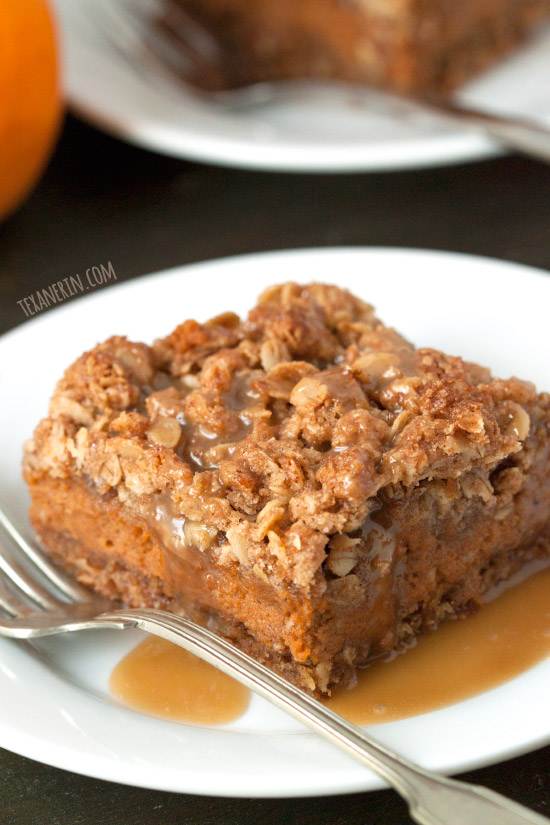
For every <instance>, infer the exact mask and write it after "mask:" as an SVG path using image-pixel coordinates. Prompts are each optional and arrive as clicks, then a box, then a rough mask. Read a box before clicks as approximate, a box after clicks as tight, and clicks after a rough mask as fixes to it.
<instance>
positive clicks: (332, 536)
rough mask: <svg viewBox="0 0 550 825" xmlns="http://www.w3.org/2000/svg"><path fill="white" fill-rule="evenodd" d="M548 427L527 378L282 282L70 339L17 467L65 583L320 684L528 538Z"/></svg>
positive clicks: (514, 553)
mask: <svg viewBox="0 0 550 825" xmlns="http://www.w3.org/2000/svg"><path fill="white" fill-rule="evenodd" d="M549 430H550V399H549V396H548V395H545V394H543V395H539V394H537V392H536V391H535V389H534V387H533V386H532V385H530V384H528V383H525V382H522V381H520V380H518V379H515V378H512V379H510V380H507V381H503V380H499V379H493V378H492V377H491V376H490V374H489V372H488V371H487V370H485V369H483V368H482V367H479V366H476V365H473V364H469V363H465V362H463V361H462V360H461V359H460V358H456V357H451V356H447V355H444V354H443V353H441V352H438V351H435V350H431V349H420V350H417V349H415V348H414V347H413V346H412V345H411V344H409V343H408V342H407V341H406V340H405V339H403V338H402V337H401V336H400V335H399V334H398V333H397V332H396V331H395V330H393V329H390V328H388V327H386V326H384V325H383V324H382V323H381V322H380V321H379V320H378V319H377V318H376V316H375V314H374V311H373V309H372V307H370V306H369V305H368V304H365V303H363V302H362V301H361V300H359V299H358V298H355V297H354V296H352V295H351V294H350V293H348V292H346V291H344V290H341V289H339V288H337V287H333V286H326V285H322V284H310V285H308V286H300V285H297V284H292V283H289V284H283V285H282V286H277V287H273V288H272V289H270V290H268V291H267V292H265V293H264V294H263V295H262V296H261V298H260V300H259V303H258V305H257V306H256V307H255V308H254V309H253V310H252V311H251V312H250V313H249V315H248V318H247V319H246V320H243V321H241V320H240V319H239V318H238V317H237V316H236V315H234V314H233V313H226V314H225V315H222V316H219V317H217V318H214V319H212V320H211V321H209V322H207V323H206V324H202V325H201V324H198V323H197V322H195V321H186V322H185V323H183V324H181V325H180V326H179V327H177V328H176V330H174V332H173V333H172V334H171V335H169V336H168V337H167V338H164V339H162V340H159V341H157V342H155V344H154V345H153V346H152V347H149V346H147V345H145V344H135V343H130V342H128V341H126V340H125V339H124V338H120V337H113V338H110V339H109V340H108V341H106V342H105V343H103V344H100V345H98V346H97V347H95V348H94V349H93V350H91V351H90V352H88V353H85V354H84V355H83V356H82V357H81V358H80V359H78V361H77V362H76V363H75V364H73V365H72V366H71V367H69V369H68V370H67V371H66V373H65V376H64V377H63V378H62V379H61V381H60V382H59V384H58V386H57V388H56V391H55V393H54V396H53V398H52V401H51V405H50V414H49V416H48V417H47V418H46V419H44V420H43V421H41V422H40V424H39V425H38V427H37V429H36V431H35V433H34V436H33V438H32V439H31V440H30V441H29V442H28V443H27V444H26V447H25V458H24V472H25V478H26V480H27V482H28V484H29V487H30V491H31V495H32V498H33V503H32V508H31V518H32V521H33V524H34V526H35V528H36V530H37V533H38V535H39V536H40V538H41V540H42V541H43V543H44V544H45V546H46V547H47V548H48V550H49V551H50V552H51V553H52V555H53V556H54V557H55V558H57V559H58V560H59V561H60V562H61V563H62V564H64V565H65V566H67V567H69V568H70V569H72V570H73V571H74V572H75V574H76V575H78V576H79V578H81V579H82V580H83V581H86V582H87V583H88V584H90V585H91V586H93V587H96V588H97V589H99V590H100V591H101V592H103V593H106V594H107V595H110V596H113V597H116V596H120V597H122V598H123V599H125V600H126V601H127V602H129V603H131V604H136V605H137V604H140V603H145V604H164V605H166V606H169V607H172V608H173V609H180V608H184V609H186V610H187V611H191V612H193V614H194V615H196V616H197V618H199V619H200V620H201V621H210V622H211V623H213V624H214V625H215V626H216V627H218V628H219V629H220V630H221V631H222V632H224V633H226V635H229V636H231V637H232V638H234V639H235V640H237V642H238V643H239V644H242V645H243V646H245V647H247V649H250V650H253V651H254V652H255V654H256V655H259V656H260V657H261V658H263V659H264V660H265V661H267V662H268V663H269V664H271V665H272V666H275V667H279V669H281V670H283V672H286V673H287V675H288V676H289V678H292V679H294V680H295V681H296V682H298V683H299V684H301V685H302V686H304V687H306V688H307V689H309V690H317V691H326V690H327V689H329V688H330V685H331V684H334V683H335V682H338V681H342V680H344V681H349V680H351V679H352V678H353V673H354V669H355V667H356V666H357V665H358V664H360V663H363V662H364V661H365V660H367V659H368V658H369V656H373V655H378V654H381V653H384V652H387V651H390V650H392V649H394V648H396V647H399V646H401V645H403V644H404V643H406V642H407V640H410V638H411V637H412V636H414V634H415V633H416V632H418V631H420V630H422V629H424V628H426V627H431V626H434V625H435V624H437V622H438V621H439V620H440V619H441V618H442V617H444V616H446V615H455V614H457V613H459V612H461V611H463V610H467V609H469V608H471V607H472V606H473V605H475V604H476V603H479V602H480V600H481V598H482V593H483V591H484V590H486V589H487V588H489V587H490V586H491V585H492V584H493V583H495V581H498V580H501V579H503V578H507V577H508V576H509V575H510V574H511V573H512V572H514V571H515V570H517V569H518V568H519V567H520V566H521V565H522V564H524V563H525V561H527V560H528V559H530V558H532V557H533V556H535V555H541V554H547V553H548V550H549V541H548V538H549V536H548V533H549V524H550V461H549V450H550V438H549Z"/></svg>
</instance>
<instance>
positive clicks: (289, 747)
mask: <svg viewBox="0 0 550 825" xmlns="http://www.w3.org/2000/svg"><path fill="white" fill-rule="evenodd" d="M288 279H296V280H298V281H309V280H312V279H316V280H320V281H325V282H333V283H337V284H340V285H342V286H346V287H349V288H350V289H352V290H354V291H355V292H356V293H357V294H358V295H360V296H361V297H363V298H364V299H366V300H368V301H371V302H372V303H374V304H375V306H376V307H377V308H378V311H379V314H380V316H381V317H382V318H383V319H385V320H386V321H387V322H388V323H389V324H394V325H395V326H396V327H397V328H398V329H399V330H402V331H403V332H404V333H405V334H406V335H407V336H408V337H409V338H410V339H411V340H413V341H415V342H416V343H417V344H418V345H428V346H435V347H440V348H442V349H444V350H447V351H448V352H450V353H460V354H462V355H463V356H464V357H466V358H468V359H470V360H479V361H481V362H482V363H485V364H488V365H490V366H491V367H492V368H493V369H494V370H495V372H496V373H497V374H500V375H502V376H508V375H510V374H517V375H520V376H522V377H525V378H528V379H531V380H533V381H535V382H536V383H537V384H538V385H539V386H540V387H546V388H550V374H549V371H548V362H547V357H546V353H547V311H548V306H549V302H550V276H547V275H544V273H540V272H537V271H535V270H531V269H527V268H524V267H520V266H515V265H510V264H505V263H501V262H497V261H490V260H484V259H480V258H471V257H465V256H460V255H452V254H442V253H429V252H418V251H407V250H389V249H386V250H384V249H380V250H379V249H326V250H304V251H298V252H282V253H271V254H264V255H253V256H246V257H238V258H230V259H227V260H223V261H214V262H211V263H205V264H198V265H193V266H188V267H181V268H177V269H173V270H170V271H167V272H164V273H159V274H156V275H151V276H149V277H146V278H140V279H138V280H135V281H131V282H130V283H126V284H121V285H113V286H105V287H104V288H103V289H102V290H101V291H97V292H96V294H93V295H90V296H89V297H86V298H81V299H79V300H77V301H76V302H74V303H71V304H69V305H67V306H65V307H60V308H58V309H55V310H53V311H51V312H48V313H47V314H45V315H43V316H42V317H38V318H36V319H33V320H29V321H27V322H25V323H24V324H23V325H22V326H21V327H19V328H18V329H16V330H15V331H13V332H11V333H9V334H8V335H6V336H4V337H3V338H1V339H0V398H1V399H2V404H1V405H0V416H1V422H0V455H1V456H2V465H1V466H2V471H1V474H0V500H1V501H3V502H5V503H6V504H7V505H8V506H9V508H10V510H11V511H12V513H13V514H14V516H15V517H16V518H17V520H18V522H19V523H20V524H21V525H23V526H24V525H25V524H26V510H27V505H28V499H27V494H26V491H25V489H24V486H23V483H22V481H21V478H20V458H21V446H22V443H23V441H24V440H25V438H27V437H28V436H29V435H30V434H31V432H32V430H33V428H34V426H35V425H36V423H37V422H38V419H39V418H40V417H41V416H42V415H43V414H44V413H45V412H46V408H47V402H48V398H49V396H50V394H51V392H52V389H53V386H54V383H55V381H56V380H57V379H58V378H59V377H60V376H61V374H62V372H63V370H64V368H65V367H66V366H67V365H68V364H69V363H70V362H71V361H72V360H73V359H74V358H76V357H77V356H78V355H79V354H80V353H81V352H82V351H83V350H84V349H86V348H89V347H91V346H93V345H94V344H95V343H97V342H98V341H100V340H103V339H104V338H106V337H108V336H109V335H111V334H113V333H119V334H126V335H128V336H129V337H130V338H131V339H132V338H133V339H134V340H144V341H151V340H152V339H154V338H155V337H157V336H160V335H164V334H167V333H168V331H170V330H171V329H172V328H173V327H174V326H176V324H177V323H179V322H181V321H182V320H183V319H185V318H187V317H196V318H197V319H199V320H205V319H206V318H207V317H209V316H212V315H216V314H218V313H219V312H222V311H224V310H227V309H235V310H237V311H239V312H241V313H245V312H246V311H247V309H248V308H250V307H251V306H252V305H253V303H254V301H255V298H256V296H257V295H258V293H259V292H260V291H261V290H262V289H263V288H264V287H266V286H267V285H269V284H272V283H277V282H280V281H283V280H288ZM44 286H47V284H45V285H44ZM137 638H138V637H137V636H136V635H135V634H133V633H130V632H127V633H123V632H117V631H96V632H95V633H93V634H83V633H80V634H74V635H73V636H67V637H65V638H60V637H56V638H52V639H49V640H48V639H45V640H42V641H41V642H40V643H39V644H38V645H37V646H36V647H35V648H31V647H24V646H22V645H21V644H17V643H14V642H9V641H6V640H2V641H1V642H0V745H2V746H3V747H6V748H9V749H12V750H13V751H16V752H18V753H21V754H24V755H25V756H29V757H32V758H33V759H38V760H40V761H43V762H47V763H49V764H52V765H56V766H58V767H62V768H67V769H69V770H72V771H78V772H80V773H83V774H89V775H91V776H95V777H101V778H104V779H111V780H115V781H118V782H124V783H128V784H133V785H142V786H146V787H151V788H158V789H164V790H172V791H185V792H189V793H198V794H212V795H234V796H249V795H253V796H286V797H288V796H293V795H295V796H302V795H314V794H319V795H321V794H322V795H325V794H330V793H343V792H350V791H361V790H368V789H372V788H377V787H381V785H382V783H381V782H380V781H379V780H378V779H377V778H376V777H374V776H373V775H372V774H370V773H369V772H368V771H367V770H365V769H363V768H362V767H361V766H359V765H358V764H356V763H355V762H353V761H352V760H351V758H348V757H346V756H345V755H343V754H341V753H340V752H338V751H336V750H335V749H333V748H332V747H331V746H330V745H328V744H327V743H325V742H324V741H321V740H320V739H318V738H317V737H316V736H314V735H313V734H311V733H308V732H304V731H303V730H302V729H301V728H300V726H299V725H298V723H296V722H294V721H293V720H290V719H289V718H287V717H286V716H285V715H284V714H283V713H282V712H281V711H278V710H276V709H274V708H272V707H271V706H269V705H268V704H267V703H266V702H264V701H263V700H260V699H259V698H257V697H255V698H254V699H253V701H252V704H251V706H250V709H249V711H248V712H247V713H246V714H245V715H244V716H243V717H242V718H241V719H239V720H238V721H237V722H235V723H234V724H232V725H230V726H228V727H226V728H223V729H212V728H205V727H193V726H191V725H184V724H175V723H171V722H166V721H160V720H157V719H154V718H150V717H147V716H144V715H140V714H139V713H135V712H133V711H131V710H128V709H126V708H124V707H122V706H120V705H118V704H117V703H116V702H114V701H113V700H112V699H110V697H109V694H108V691H107V687H106V686H107V679H108V676H109V673H110V671H111V669H112V667H113V666H114V664H115V663H116V662H117V661H118V660H119V659H120V658H121V657H122V655H123V654H124V652H126V651H127V650H128V649H129V648H130V647H131V646H132V645H133V644H135V642H136V639H137ZM549 680H550V660H548V661H546V662H544V663H542V664H540V665H539V666H537V667H535V668H533V669H532V670H530V671H528V672H526V673H524V674H523V675H522V676H520V677H519V678H517V679H514V680H513V681H511V682H509V683H507V684H504V685H502V686H501V687H499V688H497V689H496V690H492V691H490V692H488V693H485V694H483V695H480V696H478V697H477V698H474V699H471V700H469V701H466V702H461V703H460V704H457V705H454V706H452V707H449V708H447V709H445V710H440V711H437V712H434V713H429V714H425V715H423V716H418V717H416V718H412V719H407V720H404V721H401V722H394V723H391V724H386V725H381V726H379V727H377V728H376V729H375V731H374V732H375V734H376V736H377V737H379V738H380V739H381V740H382V741H383V742H385V743H387V744H388V745H390V746H392V747H394V748H395V749H397V750H398V751H400V752H402V753H403V754H405V755H406V756H408V757H410V758H411V759H414V760H416V761H418V762H419V763H421V764H422V765H425V766H427V767H429V768H434V769H437V770H439V771H443V772H454V771H458V770H462V769H465V768H469V767H472V766H477V765H482V764H486V763H489V762H494V761H499V760H501V759H503V758H505V757H507V756H511V755H513V754H517V753H521V752H522V751H525V750H528V749H532V748H535V747H537V746H538V745H542V744H543V743H545V742H548V741H549V740H550V705H549V703H548V684H549Z"/></svg>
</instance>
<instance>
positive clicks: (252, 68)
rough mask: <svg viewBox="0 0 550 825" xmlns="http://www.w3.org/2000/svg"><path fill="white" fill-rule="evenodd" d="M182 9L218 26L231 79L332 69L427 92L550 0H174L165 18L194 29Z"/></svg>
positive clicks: (333, 74)
mask: <svg viewBox="0 0 550 825" xmlns="http://www.w3.org/2000/svg"><path fill="white" fill-rule="evenodd" d="M177 6H179V7H180V8H179V9H178V8H177ZM181 10H184V12H185V13H187V14H189V15H190V16H191V17H192V18H193V19H194V20H195V21H197V22H198V23H199V24H201V25H202V26H203V27H206V29H207V30H208V31H209V32H211V33H212V34H214V36H215V38H216V41H217V42H218V44H219V48H220V50H221V54H222V58H223V62H224V65H225V70H226V74H227V83H228V85H240V84H243V83H252V82H258V81H265V80H273V79H280V78H296V77H316V78H327V77H330V78H339V79H342V80H348V81H352V82H358V83H367V84H369V85H377V86H382V87H386V88H390V89H394V90H398V91H402V92H411V91H417V92H426V91H443V90H448V89H452V88H454V87H456V86H458V85H459V84H461V83H463V82H464V81H465V80H467V79H468V78H470V77H472V76H473V75H475V74H476V73H478V72H479V71H481V70H483V69H485V68H487V67H488V66H489V65H491V64H492V63H493V62H494V61H495V60H496V59H498V58H499V57H501V56H502V55H504V54H506V53H507V52H509V51H510V50H512V49H513V48H514V47H515V46H517V45H518V44H519V43H520V42H521V41H522V40H523V39H525V37H526V36H528V35H529V33H530V32H531V31H532V30H533V29H534V28H535V27H536V26H537V25H538V24H539V23H540V22H541V21H543V20H547V19H550V0H454V2H449V0H275V2H274V0H169V2H167V3H166V10H165V23H169V24H170V27H171V29H173V28H176V30H177V28H178V26H179V27H181V26H185V31H186V38H189V35H190V32H192V27H190V26H189V25H188V22H185V21H183V22H182V21H181V20H178V14H177V12H178V11H180V12H181ZM196 46H197V51H198V52H199V53H202V51H201V50H202V49H204V42H203V41H202V39H201V38H200V37H198V38H197V44H196ZM201 65H202V64H201ZM203 68H204V67H203ZM209 79H210V81H212V79H211V78H208V77H207V76H205V77H204V78H203V80H204V81H205V82H208V80H209ZM196 80H197V82H198V83H200V81H201V78H200V77H197V79H196Z"/></svg>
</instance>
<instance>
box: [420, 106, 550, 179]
mask: <svg viewBox="0 0 550 825" xmlns="http://www.w3.org/2000/svg"><path fill="white" fill-rule="evenodd" d="M412 100H413V102H415V103H418V105H419V106H421V107H423V108H427V109H430V110H432V111H433V112H436V113H438V114H441V115H443V116H444V117H447V118H449V119H451V120H452V121H454V122H455V123H461V124H463V125H464V126H467V127H468V128H472V129H477V130H480V131H482V132H485V134H486V135H488V136H489V137H491V138H494V139H495V140H497V141H498V142H499V143H501V144H502V145H503V146H505V147H508V148H509V149H515V150H517V151H518V152H522V153H523V154H525V155H529V156H530V157H534V158H538V159H539V160H543V161H545V162H546V163H548V162H550V126H547V125H545V124H542V123H540V124H539V123H537V122H535V121H534V120H530V119H528V118H523V117H519V116H510V117H506V116H504V115H494V114H491V113H490V112H485V111H482V110H480V109H475V108H472V107H470V106H466V105H463V104H461V103H455V102H453V101H451V100H448V99H446V98H441V97H433V98H432V97H422V98H412Z"/></svg>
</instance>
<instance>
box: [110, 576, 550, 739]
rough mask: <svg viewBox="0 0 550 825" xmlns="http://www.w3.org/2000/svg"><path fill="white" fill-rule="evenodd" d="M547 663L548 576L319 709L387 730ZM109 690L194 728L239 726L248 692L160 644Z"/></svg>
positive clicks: (143, 650) (367, 675)
mask: <svg viewBox="0 0 550 825" xmlns="http://www.w3.org/2000/svg"><path fill="white" fill-rule="evenodd" d="M549 655H550V568H546V569H545V570H539V571H538V572H536V573H533V574H532V575H530V576H529V578H527V579H524V580H523V581H521V582H519V583H518V584H515V585H514V586H513V587H510V588H509V589H507V590H505V591H504V592H502V593H501V594H500V595H499V596H498V598H494V599H493V600H492V601H490V602H489V603H488V604H485V605H483V607H481V608H480V609H479V610H478V611H477V612H476V613H475V614H473V615H471V616H469V617H468V618H466V619H462V620H457V621H449V622H447V623H446V624H443V625H442V626H441V627H440V628H439V629H438V630H437V631H435V632H434V633H431V634H429V635H427V636H423V637H421V638H420V639H419V640H418V642H417V644H416V645H415V647H413V648H412V649H411V650H409V651H407V653H406V655H400V656H396V657H395V658H394V659H392V660H391V661H388V662H378V663H376V664H373V665H371V666H370V667H368V668H365V669H364V670H362V671H361V672H360V673H359V678H358V683H357V685H356V686H355V687H354V688H353V689H351V690H340V691H336V692H335V693H334V695H333V696H332V697H331V698H330V699H327V700H325V703H326V704H327V705H328V706H329V707H330V708H332V709H333V710H335V711H336V712H337V713H340V714H342V716H345V717H346V718H347V719H349V720H350V721H352V722H355V723H356V724H358V725H373V724H377V723H381V722H391V721H394V720H397V719H403V718H405V717H408V716H416V715H418V714H420V713H426V712H428V711H431V710H437V709H439V708H443V707H446V706H448V705H452V704H454V703H456V702H459V701H462V700H464V699H468V698H469V697H471V696H475V695H476V694H478V693H482V692H484V691H486V690H489V689H491V688H493V687H496V686H497V685H499V684H502V683H503V682H507V681H508V680H510V679H512V678H513V677H514V676H517V675H519V674H520V673H522V672H523V671H525V670H527V669H528V668H530V667H532V666H533V665H535V664H536V663H537V662H540V661H541V660H542V659H544V658H546V657H547V656H549ZM110 690H111V692H112V694H113V695H114V696H115V697H116V698H117V699H119V700H120V701H122V702H124V703H125V704H127V705H129V706H131V707H133V708H136V709H138V710H141V711H144V712H146V713H150V714H152V715H154V716H162V717H165V718H168V719H173V720H177V721H181V722H191V723H194V724H199V725H220V724H226V723H228V722H231V721H233V720H235V719H238V718H239V716H241V715H242V714H243V713H244V712H245V710H246V708H247V707H248V702H249V692H248V690H247V689H246V688H244V687H242V686H241V685H240V684H238V683H237V682H235V681H234V680H233V679H231V678H230V677H229V676H226V675H225V674H223V673H221V671H218V670H216V668H214V667H212V666H211V665H208V664H206V663H205V662H202V661H201V660H200V659H197V658H196V657H194V656H192V655H191V654H190V653H187V652H186V651H184V650H182V649H181V648H179V647H177V646H176V645H173V644H170V643H169V642H166V641H164V640H162V639H157V638H155V637H149V638H147V639H145V641H143V642H141V643H140V644H139V645H138V646H137V647H136V648H135V649H134V650H132V651H130V653H128V654H127V656H126V657H125V658H124V659H122V661H121V662H119V664H118V665H117V666H116V667H115V669H114V670H113V672H112V674H111V679H110Z"/></svg>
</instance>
